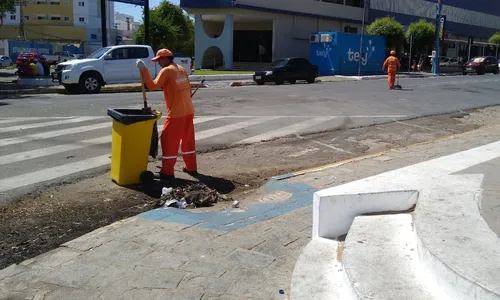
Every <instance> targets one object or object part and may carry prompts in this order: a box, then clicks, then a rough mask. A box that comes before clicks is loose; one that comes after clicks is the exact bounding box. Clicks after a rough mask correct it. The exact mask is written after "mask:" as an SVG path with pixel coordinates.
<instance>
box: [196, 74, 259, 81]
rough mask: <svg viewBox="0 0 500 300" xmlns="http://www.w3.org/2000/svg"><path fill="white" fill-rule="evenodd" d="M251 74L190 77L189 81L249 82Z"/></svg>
mask: <svg viewBox="0 0 500 300" xmlns="http://www.w3.org/2000/svg"><path fill="white" fill-rule="evenodd" d="M252 78H253V74H233V75H196V74H194V75H190V76H189V80H190V81H202V80H205V81H230V80H251V79H252Z"/></svg>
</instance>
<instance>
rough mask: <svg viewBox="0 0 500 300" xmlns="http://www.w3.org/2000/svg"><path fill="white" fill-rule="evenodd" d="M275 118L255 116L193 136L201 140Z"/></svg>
mask: <svg viewBox="0 0 500 300" xmlns="http://www.w3.org/2000/svg"><path fill="white" fill-rule="evenodd" d="M277 118H278V117H260V118H256V119H253V120H248V121H243V122H238V123H233V124H229V125H226V126H221V127H217V128H213V129H208V130H203V131H200V132H198V133H195V136H196V140H202V139H206V138H209V137H213V136H216V135H219V134H223V133H228V132H231V131H234V130H238V129H241V128H245V127H249V126H252V125H257V124H260V123H263V122H266V121H270V120H273V119H277Z"/></svg>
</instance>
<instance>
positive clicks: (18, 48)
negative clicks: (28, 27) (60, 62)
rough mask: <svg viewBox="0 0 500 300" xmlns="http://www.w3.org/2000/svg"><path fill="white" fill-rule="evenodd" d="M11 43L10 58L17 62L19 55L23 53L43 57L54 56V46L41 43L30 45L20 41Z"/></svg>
mask: <svg viewBox="0 0 500 300" xmlns="http://www.w3.org/2000/svg"><path fill="white" fill-rule="evenodd" d="M8 43H9V56H10V58H11V59H12V60H13V61H15V60H16V58H17V57H18V56H19V54H21V53H23V52H36V53H39V54H41V55H48V54H52V45H50V44H41V43H30V42H20V41H10V40H9V41H8Z"/></svg>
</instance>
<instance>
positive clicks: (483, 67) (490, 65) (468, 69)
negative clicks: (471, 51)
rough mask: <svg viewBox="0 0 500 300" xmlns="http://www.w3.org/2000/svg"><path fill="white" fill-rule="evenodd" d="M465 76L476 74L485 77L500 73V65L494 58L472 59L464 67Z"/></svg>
mask: <svg viewBox="0 0 500 300" xmlns="http://www.w3.org/2000/svg"><path fill="white" fill-rule="evenodd" d="M464 67H465V68H464V75H465V74H470V73H476V74H477V75H484V74H486V73H493V74H498V73H499V71H500V70H499V68H500V67H499V65H498V61H497V60H496V58H494V57H492V56H478V57H474V58H471V59H470V60H469V61H468V62H467V63H466V64H465V66H464Z"/></svg>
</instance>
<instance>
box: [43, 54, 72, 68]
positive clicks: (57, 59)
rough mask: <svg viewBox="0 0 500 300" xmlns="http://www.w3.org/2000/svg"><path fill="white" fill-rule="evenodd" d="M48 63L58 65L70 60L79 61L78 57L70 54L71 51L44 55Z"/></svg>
mask: <svg viewBox="0 0 500 300" xmlns="http://www.w3.org/2000/svg"><path fill="white" fill-rule="evenodd" d="M43 57H44V58H45V60H46V61H47V63H49V64H53V65H55V64H58V63H61V62H66V61H69V60H73V59H77V58H76V55H74V54H72V53H70V52H69V51H62V52H54V54H52V55H44V56H43Z"/></svg>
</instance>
